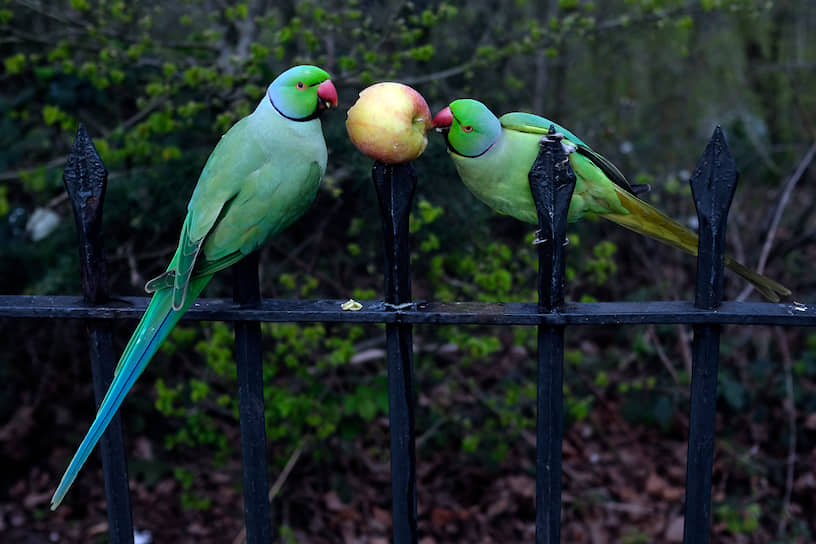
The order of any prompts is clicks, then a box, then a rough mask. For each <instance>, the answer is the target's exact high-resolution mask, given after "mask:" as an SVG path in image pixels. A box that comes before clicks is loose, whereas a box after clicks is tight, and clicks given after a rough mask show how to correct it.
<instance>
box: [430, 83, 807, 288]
mask: <svg viewBox="0 0 816 544" xmlns="http://www.w3.org/2000/svg"><path fill="white" fill-rule="evenodd" d="M550 125H553V126H554V127H555V130H556V131H558V132H559V133H561V134H562V135H563V139H562V140H561V145H562V146H563V147H564V151H565V152H566V153H567V155H568V157H569V161H570V166H571V167H572V169H573V171H574V172H575V175H576V178H577V181H576V183H575V190H574V192H573V195H572V200H571V201H570V206H569V211H568V213H567V220H568V221H570V222H573V221H577V220H578V219H580V218H581V217H583V215H584V214H587V213H594V214H597V215H600V216H601V217H604V218H606V219H609V220H610V221H614V222H615V223H617V224H619V225H621V226H624V227H626V228H628V229H630V230H633V231H635V232H637V233H639V234H643V235H645V236H649V237H651V238H654V239H655V240H659V241H661V242H663V243H665V244H668V245H670V246H673V247H676V248H678V249H681V250H683V251H686V252H688V253H691V254H692V255H697V235H696V234H694V232H692V231H691V230H690V229H688V228H686V227H684V226H683V225H681V224H680V223H678V222H676V221H674V220H673V219H671V218H670V217H668V216H667V215H666V214H664V213H663V212H661V211H660V210H658V209H656V208H654V207H653V206H650V205H649V204H647V203H645V202H643V201H642V200H640V199H639V198H638V197H637V196H636V195H637V194H638V193H640V192H641V190H642V189H643V188H644V187H643V186H639V185H630V184H629V182H628V181H627V180H626V178H625V177H624V176H623V174H621V172H620V171H619V170H618V169H617V168H616V167H615V165H613V164H612V163H611V162H609V161H608V160H607V159H605V158H604V157H602V156H601V155H599V154H597V153H595V152H594V151H593V150H592V149H590V147H589V146H588V145H587V144H585V143H584V142H583V141H581V139H580V138H578V137H577V136H575V135H574V134H573V133H572V132H570V131H569V130H567V129H565V128H563V127H561V126H559V125H558V124H556V123H553V122H551V121H549V120H547V119H544V118H543V117H539V116H537V115H532V114H529V113H520V112H514V113H507V114H505V115H503V116H502V117H501V118H497V117H496V116H495V115H493V113H492V112H491V111H490V110H489V109H488V108H487V107H486V106H485V105H484V104H482V103H481V102H479V101H477V100H471V99H461V100H455V101H454V102H451V104H450V105H449V106H448V107H446V108H445V109H443V110H442V111H440V112H439V113H438V114H437V115H436V116H435V117H434V120H433V126H434V128H436V129H437V130H438V131H440V132H442V133H444V134H445V139H446V140H447V144H448V152H449V154H450V156H451V158H452V159H453V162H454V164H455V165H456V170H457V171H458V172H459V176H460V177H461V178H462V181H463V182H464V184H465V185H466V186H467V188H468V189H470V190H471V192H473V194H474V195H475V196H476V197H477V198H478V199H479V200H481V201H482V202H484V203H485V204H487V205H488V206H490V207H491V208H493V209H494V210H497V211H499V212H501V213H505V214H508V215H511V216H513V217H515V218H516V219H520V220H521V221H526V222H528V223H536V224H537V223H538V214H537V212H536V207H535V203H534V202H533V195H532V193H531V191H530V183H529V180H528V177H527V176H528V173H529V172H530V168H531V167H532V166H533V163H534V162H535V160H536V157H537V156H538V152H539V149H540V146H539V141H540V140H541V138H542V137H543V136H545V135H546V134H547V131H548V130H549V128H550ZM725 266H727V267H728V268H730V269H731V270H732V271H734V272H735V273H737V274H739V275H740V276H742V277H743V278H745V279H746V280H748V281H749V282H751V283H752V284H754V286H755V287H756V289H757V291H759V292H760V293H762V295H763V296H764V297H765V298H767V299H768V300H770V301H773V302H778V301H779V296H780V295H790V294H791V292H790V290H789V289H787V288H785V287H783V286H782V285H780V284H778V283H777V282H775V281H773V280H771V279H769V278H766V277H765V276H762V275H760V274H758V273H756V272H754V271H753V270H751V269H749V268H747V267H745V266H744V265H742V264H740V263H738V262H737V261H735V260H734V259H732V258H731V257H728V256H726V257H725Z"/></svg>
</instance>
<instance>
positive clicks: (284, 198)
mask: <svg viewBox="0 0 816 544" xmlns="http://www.w3.org/2000/svg"><path fill="white" fill-rule="evenodd" d="M332 106H337V91H336V89H335V88H334V85H333V84H332V82H331V80H330V79H329V74H327V73H326V72H325V71H323V70H321V69H320V68H317V67H315V66H295V67H293V68H290V69H289V70H286V71H285V72H283V73H282V74H280V75H279V76H278V77H277V78H275V80H274V81H273V82H272V84H271V85H269V87H268V89H267V92H266V95H265V96H264V97H263V99H262V100H261V102H260V104H258V107H257V108H256V109H255V111H254V112H253V113H251V114H250V115H248V116H247V117H245V118H243V119H241V120H240V121H238V122H237V123H236V124H235V125H234V126H233V127H232V128H231V129H230V130H229V131H227V133H226V134H224V136H223V137H222V138H221V140H220V141H219V142H218V145H217V146H216V147H215V150H213V152H212V154H211V155H210V157H209V159H208V160H207V163H206V164H205V165H204V169H203V170H202V172H201V176H200V177H199V179H198V184H197V185H196V188H195V190H194V191H193V196H192V198H191V199H190V202H189V204H188V206H187V217H186V218H185V220H184V225H183V226H182V229H181V237H180V240H179V245H178V249H177V250H176V253H175V255H173V259H172V260H171V261H170V265H169V266H168V267H167V271H166V272H164V273H163V274H161V275H160V276H158V277H156V278H154V279H152V280H150V281H149V282H148V283H147V285H146V287H145V288H146V290H147V291H148V292H152V293H153V298H152V299H151V301H150V304H149V305H148V307H147V310H146V311H145V313H144V316H142V319H141V321H140V322H139V325H138V326H137V327H136V331H135V332H134V333H133V336H132V337H131V339H130V342H128V345H127V347H126V348H125V351H124V353H123V354H122V357H121V359H120V360H119V364H118V365H117V367H116V371H115V373H114V378H113V381H112V382H111V385H110V388H109V389H108V392H107V393H106V395H105V398H104V400H103V401H102V404H101V405H100V407H99V411H98V412H97V414H96V418H95V419H94V422H93V424H92V425H91V428H90V430H89V431H88V433H87V434H86V435H85V438H84V439H83V440H82V443H81V444H80V446H79V448H78V449H77V452H76V453H75V454H74V457H73V459H71V463H70V465H68V469H67V470H66V471H65V474H64V475H63V477H62V480H61V481H60V484H59V486H58V487H57V490H56V491H55V492H54V496H53V498H52V499H51V509H52V510H53V509H55V508H56V507H57V506H59V504H60V502H61V501H62V499H63V498H64V497H65V494H66V493H67V491H68V489H69V488H70V487H71V484H72V483H73V481H74V479H75V478H76V476H77V473H78V472H79V470H80V469H81V468H82V465H83V464H84V463H85V461H86V460H87V459H88V456H89V455H90V453H91V451H92V450H93V448H94V446H95V445H96V443H97V442H98V441H99V438H100V437H101V436H102V433H103V432H104V431H105V428H106V427H107V426H108V424H109V423H110V421H111V419H112V418H113V416H114V415H115V414H116V411H117V410H118V409H119V406H120V405H121V404H122V400H123V399H124V398H125V395H127V393H128V391H129V390H130V388H131V387H132V386H133V384H134V382H135V381H136V379H137V378H138V377H139V375H141V373H142V371H144V369H145V367H146V366H147V363H148V362H149V361H150V359H151V357H152V356H153V355H154V354H155V353H156V351H157V350H158V348H159V345H160V344H161V343H162V341H163V340H164V339H165V338H166V337H167V335H168V333H169V332H170V330H171V329H172V328H173V326H174V325H175V324H176V323H177V322H178V320H179V319H180V318H181V316H182V314H184V312H185V311H187V309H188V308H189V307H190V305H191V304H192V303H193V301H194V300H195V299H196V297H197V296H198V295H199V294H200V293H201V291H202V289H204V286H205V285H207V283H208V282H209V281H210V278H212V276H213V274H215V273H216V272H218V271H219V270H223V269H225V268H227V267H229V266H230V265H232V264H234V263H235V262H237V261H239V260H241V259H242V258H243V257H245V256H246V255H248V254H249V253H251V252H253V251H255V250H256V249H258V248H259V247H260V246H261V245H262V244H263V243H264V242H265V241H266V240H267V239H268V238H270V237H271V236H274V235H275V234H277V233H279V232H281V231H282V230H283V229H285V228H286V227H287V226H289V225H290V224H292V222H294V221H295V220H296V219H298V218H299V217H300V216H301V215H303V213H304V212H305V211H306V210H307V208H308V207H309V206H310V205H311V203H312V201H313V200H314V198H315V195H316V194H317V189H318V187H319V185H320V180H321V178H322V177H323V174H324V172H325V170H326V159H327V152H326V142H325V139H324V138H323V132H322V130H321V125H320V119H319V116H320V114H321V112H322V111H323V110H325V109H326V108H330V107H332Z"/></svg>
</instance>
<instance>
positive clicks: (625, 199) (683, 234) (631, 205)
mask: <svg viewBox="0 0 816 544" xmlns="http://www.w3.org/2000/svg"><path fill="white" fill-rule="evenodd" d="M615 191H616V193H617V195H618V198H619V199H620V202H621V205H622V206H623V207H624V208H626V210H627V211H629V213H628V214H602V215H601V216H602V217H604V218H606V219H609V220H610V221H613V222H615V223H617V224H619V225H621V226H622V227H626V228H628V229H630V230H633V231H635V232H637V233H638V234H643V235H645V236H648V237H650V238H654V239H655V240H658V241H660V242H663V243H665V244H668V245H670V246H672V247H676V248H678V249H681V250H683V251H685V252H687V253H690V254H692V255H694V256H696V255H697V243H698V242H697V235H696V234H694V232H692V231H691V229H689V228H687V227H684V226H683V225H681V224H680V223H678V222H677V221H675V220H674V219H672V218H671V217H669V216H667V215H666V214H664V213H663V212H661V211H660V210H658V209H657V208H655V207H653V206H650V205H649V204H647V203H646V202H643V201H642V200H640V199H639V198H637V197H636V196H634V195H633V194H631V193H629V192H628V191H625V190H624V189H622V188H619V187H617V186H616V187H615ZM725 266H726V267H727V268H728V269H730V270H731V271H732V272H734V273H736V274H738V275H739V276H742V277H743V278H745V279H746V280H747V281H749V282H750V283H752V284H753V285H754V287H755V288H756V290H757V291H759V293H760V294H761V295H762V296H764V297H765V298H766V299H768V300H770V301H771V302H779V297H780V296H788V295H790V294H791V291H790V289H788V288H787V287H785V286H783V285H780V284H779V283H777V282H775V281H774V280H772V279H770V278H768V277H766V276H763V275H762V274H759V273H758V272H754V271H753V270H751V269H750V268H748V267H746V266H745V265H743V264H741V263H739V262H737V261H735V260H734V259H732V258H731V257H728V256H726V257H725Z"/></svg>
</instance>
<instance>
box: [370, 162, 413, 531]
mask: <svg viewBox="0 0 816 544" xmlns="http://www.w3.org/2000/svg"><path fill="white" fill-rule="evenodd" d="M372 179H373V181H374V188H375V189H376V192H377V199H378V202H379V206H380V214H381V216H382V226H383V242H384V248H385V251H384V255H385V302H386V304H388V305H390V306H391V307H392V308H393V309H394V310H397V311H398V309H399V307H400V305H402V304H410V301H411V271H410V264H411V248H410V238H409V229H408V227H409V225H408V219H409V214H410V211H411V202H412V200H413V197H414V190H415V189H416V184H417V177H416V173H415V172H414V168H413V166H412V165H411V164H410V163H409V164H399V165H390V164H383V163H380V162H376V163H374V168H373V170H372ZM385 335H386V349H387V353H388V417H389V421H390V433H391V494H392V499H393V504H392V517H393V530H394V543H395V544H413V543H416V542H417V499H416V449H415V443H414V404H415V398H416V397H415V393H414V375H413V374H414V367H413V347H412V339H411V325H406V324H402V323H389V324H386V326H385Z"/></svg>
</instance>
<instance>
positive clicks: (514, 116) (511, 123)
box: [499, 112, 648, 194]
mask: <svg viewBox="0 0 816 544" xmlns="http://www.w3.org/2000/svg"><path fill="white" fill-rule="evenodd" d="M499 121H500V122H501V124H502V127H504V128H506V129H508V130H517V131H519V132H526V133H529V134H541V135H542V136H544V135H545V134H547V132H549V130H550V126H553V127H555V130H556V132H560V133H561V134H563V135H564V136H565V137H566V139H567V140H569V141H570V142H571V143H573V144H575V146H576V147H577V148H578V149H577V152H578V153H580V154H581V155H583V156H585V157H586V158H588V159H589V160H591V161H592V162H593V163H595V165H596V166H597V167H598V168H600V169H601V170H602V171H603V173H604V174H606V176H607V177H608V178H609V179H610V180H612V181H613V182H614V183H615V184H616V185H618V186H620V187H622V188H624V189H626V190H627V191H629V192H630V193H632V194H640V193H642V192H645V191H648V186H646V188H645V190H644V189H642V188H641V187H643V186H639V185H637V186H633V185H632V184H631V183H629V180H627V179H626V176H624V175H623V174H622V173H621V171H620V170H618V168H617V167H616V166H615V165H614V164H612V163H611V162H609V161H608V160H607V159H606V158H605V157H603V156H602V155H599V154H598V153H595V152H594V151H593V150H592V149H591V148H590V147H589V146H588V145H587V144H585V143H584V142H583V141H582V140H581V139H580V138H578V137H577V136H576V135H575V134H573V133H572V132H570V131H569V130H567V129H565V128H564V127H562V126H561V125H559V124H558V123H553V122H552V121H550V120H549V119H545V118H544V117H541V116H538V115H533V114H532V113H522V112H513V113H506V114H504V115H502V116H501V117H500V118H499Z"/></svg>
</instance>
